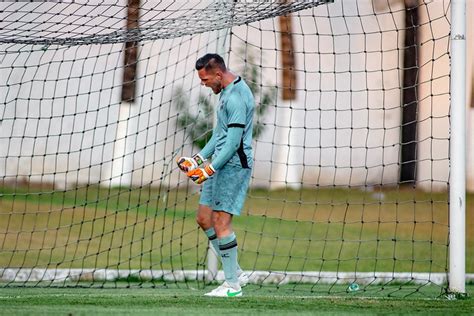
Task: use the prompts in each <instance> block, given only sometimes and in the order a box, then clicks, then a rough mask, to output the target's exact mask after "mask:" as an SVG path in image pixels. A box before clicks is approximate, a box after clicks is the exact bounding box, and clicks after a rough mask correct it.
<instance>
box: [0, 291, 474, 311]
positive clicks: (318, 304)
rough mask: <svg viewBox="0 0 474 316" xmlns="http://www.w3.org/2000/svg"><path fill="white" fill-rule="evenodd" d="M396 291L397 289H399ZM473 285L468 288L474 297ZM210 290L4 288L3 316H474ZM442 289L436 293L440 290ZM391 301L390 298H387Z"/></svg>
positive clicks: (473, 305)
mask: <svg viewBox="0 0 474 316" xmlns="http://www.w3.org/2000/svg"><path fill="white" fill-rule="evenodd" d="M393 289H396V286H393V288H392V289H388V290H393ZM473 289H474V288H473V286H470V287H468V290H469V292H471V293H472V290H473ZM208 290H210V287H208V288H206V289H196V288H193V287H189V288H187V289H181V288H178V287H177V286H169V287H167V288H154V289H150V288H148V289H143V288H141V289H84V288H74V289H70V288H61V289H58V288H0V304H1V305H2V313H3V314H12V315H31V314H35V315H64V314H68V315H112V314H118V315H127V314H133V315H159V314H167V315H170V314H172V315H223V314H225V315H232V314H235V315H240V314H244V315H246V314H248V315H255V314H259V315H275V314H276V315H295V313H298V314H301V315H314V314H318V315H321V314H322V315H329V314H330V315H334V314H336V315H339V314H340V315H346V314H349V313H350V314H357V315H362V314H364V315H387V314H399V315H402V314H403V315H415V314H424V315H426V314H433V315H471V314H472V313H474V302H473V300H472V298H467V299H464V300H452V301H449V300H446V299H444V298H443V297H442V296H439V298H438V299H423V298H421V297H410V298H401V297H398V298H381V297H377V296H373V297H368V296H367V295H366V294H367V293H363V292H362V293H360V294H355V295H345V297H341V296H338V295H334V296H328V295H325V296H324V295H323V296H321V295H319V294H318V291H315V292H312V293H311V292H310V291H305V293H311V294H309V295H308V294H306V295H298V293H295V291H294V289H292V288H291V286H290V287H287V288H285V287H283V288H280V289H278V290H276V289H274V288H273V289H266V288H259V287H256V286H253V287H251V286H249V287H247V288H245V291H244V296H243V297H241V298H236V299H226V298H209V297H204V296H203V294H204V293H205V292H206V291H208ZM435 290H436V289H435ZM385 296H386V295H385Z"/></svg>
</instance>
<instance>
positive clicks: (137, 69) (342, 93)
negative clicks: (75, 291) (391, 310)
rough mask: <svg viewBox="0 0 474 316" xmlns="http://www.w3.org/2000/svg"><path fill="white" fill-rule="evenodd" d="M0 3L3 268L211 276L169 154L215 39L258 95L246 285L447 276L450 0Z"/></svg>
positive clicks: (305, 286)
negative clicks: (200, 64)
mask: <svg viewBox="0 0 474 316" xmlns="http://www.w3.org/2000/svg"><path fill="white" fill-rule="evenodd" d="M0 8H1V10H0V21H1V22H0V25H1V27H0V104H1V108H0V120H1V121H0V131H1V132H0V190H1V202H0V203H1V207H0V279H1V283H0V284H1V286H93V287H104V286H140V287H148V286H156V285H162V284H166V285H170V284H175V283H177V284H187V285H190V286H194V285H195V284H196V283H197V284H198V285H199V286H201V285H205V284H207V282H210V281H211V280H213V279H214V280H216V281H219V280H222V278H223V274H222V272H221V271H219V268H218V269H217V270H218V271H217V274H215V271H214V272H213V270H212V269H209V265H210V264H211V263H212V260H208V259H209V257H211V258H212V252H208V240H207V238H206V236H205V234H204V233H203V232H202V231H200V229H198V226H197V224H196V222H195V210H196V209H197V204H198V198H199V186H196V185H194V184H193V183H191V182H190V181H189V180H188V179H187V178H186V177H185V176H184V175H183V174H182V173H180V172H179V171H178V169H177V167H176V164H175V159H176V158H177V157H178V156H181V155H186V156H187V155H191V154H193V153H196V152H197V151H198V150H199V148H200V147H202V146H203V144H204V143H205V141H206V140H207V139H208V138H209V133H210V132H211V131H212V127H213V124H214V115H213V112H214V104H215V101H216V97H215V96H213V95H212V94H211V93H210V92H209V91H207V90H206V89H204V88H203V87H201V86H200V81H199V78H198V77H197V74H196V72H195V70H194V63H195V61H196V59H197V58H198V57H200V56H202V55H204V54H205V53H207V52H217V53H220V54H222V56H224V58H225V60H226V62H227V64H228V66H229V68H230V69H231V70H232V71H234V72H235V73H237V74H240V75H241V76H242V77H243V78H245V80H246V81H247V82H248V84H249V86H250V87H251V88H252V91H253V92H254V95H255V101H256V114H255V128H254V151H255V153H254V156H255V164H254V169H253V174H252V180H251V185H250V189H249V192H248V198H247V201H246V204H245V207H244V209H243V210H242V212H243V215H242V216H240V217H237V218H235V219H234V230H235V232H236V235H237V239H238V244H239V261H240V265H241V266H242V268H243V269H244V270H246V271H247V272H249V274H250V281H251V283H253V284H256V285H258V286H255V287H253V290H255V291H258V289H259V288H260V286H269V287H275V288H283V287H285V288H287V289H291V290H293V291H301V292H300V293H307V294H308V293H320V294H321V293H322V294H341V293H346V292H348V291H350V290H351V289H352V290H354V287H355V289H356V290H357V291H353V293H362V294H364V295H368V294H371V293H375V294H377V295H388V296H393V295H397V296H406V295H412V294H413V295H424V296H433V295H440V294H441V293H442V292H443V291H444V290H445V289H446V287H447V284H446V283H447V273H448V257H449V256H448V249H449V244H448V233H449V226H448V200H449V199H448V193H447V192H448V177H449V162H450V158H449V143H450V137H449V129H450V120H449V111H450V81H449V78H450V56H449V49H450V47H449V34H450V19H449V10H450V7H449V2H448V1H435V2H431V1H427V2H424V1H369V0H367V1H352V0H351V1H349V0H336V1H316V0H313V1H177V2H175V1H139V0H129V1H125V0H121V1H61V2H37V1H35V2H2V3H0ZM214 264H215V262H214ZM183 282H184V283H183ZM351 284H353V286H352V287H349V285H351ZM354 284H356V285H354Z"/></svg>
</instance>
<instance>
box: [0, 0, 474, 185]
mask: <svg viewBox="0 0 474 316" xmlns="http://www.w3.org/2000/svg"><path fill="white" fill-rule="evenodd" d="M122 2H123V1H122ZM146 3H147V5H150V7H151V6H152V3H151V2H146ZM371 3H372V2H371V1H368V0H367V1H358V2H355V1H349V0H345V1H336V2H335V3H334V4H331V5H328V6H322V7H318V8H315V9H314V10H306V11H302V12H299V13H298V15H299V16H300V17H301V20H300V21H301V22H300V23H295V25H294V32H295V33H296V34H295V45H296V51H297V53H296V61H297V65H296V67H297V69H298V88H299V89H300V90H299V91H298V94H297V99H296V100H294V101H291V102H283V101H282V100H278V102H277V105H276V107H273V108H272V109H270V110H269V112H268V113H267V115H266V116H265V122H266V123H267V124H268V125H267V128H266V130H265V133H264V134H263V135H262V136H261V137H260V138H259V139H258V140H257V141H256V143H255V144H256V147H255V149H256V155H255V159H256V163H255V170H254V180H253V185H256V186H264V187H267V186H268V187H278V186H279V184H287V185H290V186H293V187H298V186H299V184H300V183H301V182H303V183H304V184H305V185H321V186H330V185H333V184H335V185H343V186H346V185H351V186H365V185H378V184H386V185H389V184H394V185H395V184H396V183H397V179H398V172H399V171H398V160H399V150H400V145H399V143H400V120H401V116H400V114H401V113H400V111H401V109H400V97H401V91H400V85H401V81H402V78H401V71H400V65H402V57H403V56H402V54H401V52H400V51H398V50H397V47H399V46H402V44H401V41H403V32H400V31H397V28H402V27H403V23H404V22H403V21H404V16H403V7H402V6H401V4H400V3H399V2H397V1H391V6H390V8H385V9H384V8H383V7H382V8H378V10H379V11H378V13H379V14H378V15H376V16H375V15H373V8H372V5H371ZM446 3H447V0H445V1H435V2H431V3H429V4H428V5H427V6H426V10H421V11H422V13H423V14H424V17H423V18H422V20H423V21H425V18H426V16H427V15H428V14H429V15H430V16H431V18H433V17H440V16H441V14H442V12H443V11H445V10H447V6H446ZM468 4H469V10H470V11H469V12H472V10H473V8H472V6H473V5H472V3H468ZM0 5H4V4H0ZM28 5H30V6H32V5H34V4H28V3H23V4H22V6H24V7H25V6H28ZM48 10H51V8H48ZM108 10H111V9H108ZM99 11H100V10H99ZM99 11H97V12H99ZM107 12H110V11H107ZM98 14H99V13H98ZM124 14H125V12H124V10H123V8H122V9H121V10H116V11H114V18H111V19H109V20H107V21H104V23H106V24H107V25H108V26H109V27H117V25H119V23H120V22H123V17H124ZM313 14H314V15H315V16H316V18H314V17H313ZM343 15H344V16H345V18H343ZM471 15H472V14H471ZM98 16H99V15H98ZM328 16H331V19H330V20H329V19H328V18H327V17H328ZM468 16H469V13H468ZM277 25H278V24H277V23H276V20H265V21H260V22H255V23H252V24H251V25H250V26H241V27H235V28H234V29H233V32H234V36H233V37H232V46H231V55H230V67H231V68H232V69H235V70H238V69H239V68H240V67H241V65H242V64H243V63H242V61H241V59H242V56H240V55H239V54H238V53H237V52H238V49H239V47H241V46H242V40H241V39H243V38H244V39H247V41H248V42H249V44H250V46H253V45H255V46H256V47H261V48H262V50H258V49H257V57H258V60H259V62H261V64H262V66H263V68H262V69H263V79H262V82H263V83H264V84H266V85H269V86H271V85H275V84H278V83H279V80H280V79H279V78H280V75H281V74H280V71H279V70H278V68H279V67H280V65H281V63H280V60H279V59H278V58H279V55H278V54H277V53H276V51H275V49H278V48H279V40H278V37H277V33H275V32H273V30H274V29H276V28H277ZM44 26H46V24H45V25H44ZM149 26H150V25H149ZM259 30H263V31H262V32H259ZM380 30H383V31H384V32H382V33H381V32H380ZM470 30H472V22H471V24H470ZM76 31H77V30H76ZM105 31H106V30H101V32H105ZM448 31H449V29H448V24H447V22H446V20H445V19H443V18H439V19H437V20H436V22H435V23H433V24H431V25H429V24H424V26H423V27H422V37H423V38H422V42H423V46H422V47H421V48H420V51H421V58H422V61H421V63H420V64H421V65H422V73H421V76H420V81H421V82H423V84H422V85H421V86H420V90H419V93H420V99H421V102H420V113H419V115H420V124H419V135H418V140H419V158H420V159H421V161H420V163H419V164H418V166H417V172H418V181H419V182H418V183H419V185H420V186H422V187H423V188H425V189H427V190H431V189H434V190H445V189H446V182H447V177H448V163H449V161H448V159H447V158H448V142H447V137H448V135H449V130H448V127H449V125H448V124H449V122H448V118H447V112H448V109H449V108H448V107H449V96H448V89H449V77H448V76H447V74H448V72H449V59H448V57H447V55H446V54H445V53H446V45H447V40H448V37H447V34H448ZM303 33H304V34H305V36H304V37H303V36H302V35H301V34H303ZM349 34H350V35H349ZM364 34H365V35H364ZM433 35H434V37H435V38H437V40H436V42H433V41H431V40H430V39H429V38H430V36H433ZM468 43H469V46H470V49H472V43H473V40H472V31H470V32H469V42H468ZM381 47H383V48H384V49H383V51H382V50H381ZM215 50H216V33H214V32H211V33H203V34H197V35H194V36H185V37H182V38H176V39H170V40H157V41H152V42H150V41H149V42H145V43H143V45H142V46H141V48H140V56H139V59H140V63H139V66H138V71H139V75H138V78H139V79H138V95H139V97H138V98H137V103H136V104H135V105H134V106H133V109H130V110H131V111H130V114H128V115H124V111H122V115H120V114H119V112H120V111H119V109H120V107H122V109H124V106H126V105H123V104H121V103H120V100H119V97H120V91H121V89H120V84H121V80H122V68H121V67H122V63H123V61H122V60H123V55H122V45H120V44H105V45H84V46H72V47H64V46H63V47H44V46H24V45H10V44H8V45H7V44H1V46H0V52H2V53H1V54H0V60H1V66H0V104H3V107H2V112H1V115H2V116H1V117H2V123H1V124H0V177H1V178H2V179H4V181H6V182H13V181H34V182H36V181H38V182H39V181H43V182H48V183H54V184H55V186H56V187H58V188H65V187H68V186H74V185H76V184H78V183H79V184H85V183H102V184H105V185H109V184H114V183H115V184H116V183H117V181H114V180H117V179H118V178H117V177H122V175H120V170H122V169H123V168H124V166H125V168H127V167H126V165H127V164H125V165H124V164H123V161H121V160H120V159H121V158H120V155H117V153H120V152H123V153H124V154H125V155H133V159H132V160H131V162H132V165H133V167H132V169H133V170H134V171H133V174H130V173H129V172H128V171H129V170H127V169H124V170H125V181H132V183H133V184H134V185H141V184H150V183H151V184H156V185H157V184H160V183H161V182H164V183H165V184H166V185H175V184H176V183H177V182H178V181H183V179H182V177H181V178H178V176H179V173H178V172H176V171H174V172H172V169H173V168H174V159H175V158H176V156H177V155H181V154H191V152H193V151H195V150H196V149H192V148H191V146H189V144H190V143H191V141H190V140H189V139H187V138H186V136H185V134H184V133H183V132H182V131H178V132H177V131H176V126H175V120H176V114H177V113H176V111H175V109H174V107H173V106H171V102H172V98H173V93H172V91H174V89H175V88H176V87H177V86H179V85H182V86H183V87H185V88H186V89H188V90H189V91H191V92H190V95H191V96H190V100H191V106H192V107H193V108H195V109H196V110H197V104H196V96H197V94H198V92H199V91H202V90H200V88H199V81H198V78H197V77H196V74H195V72H194V70H193V69H194V62H195V60H196V58H197V57H199V56H200V55H202V54H204V53H205V52H207V51H215ZM334 51H337V52H338V53H337V54H333V52H334ZM3 52H8V53H3ZM303 52H304V53H303ZM433 56H434V61H433V60H431V59H432V58H433ZM470 56H471V54H468V57H469V58H468V59H469V63H470V65H472V58H471V57H470ZM25 66H26V67H25ZM471 68H472V66H470V69H471ZM431 78H435V80H433V81H430V79H431ZM438 78H439V79H438ZM468 87H470V85H468ZM335 91H337V93H336V92H335ZM469 95H470V94H469ZM125 109H126V108H125ZM472 112H473V110H472V109H471V110H470V113H471V121H470V123H469V124H470V125H469V128H470V129H469V130H470V131H472V129H473V127H472V125H473V124H472V122H473V121H474V120H473V119H472V117H473V116H474V114H472ZM275 124H276V125H275ZM290 125H291V129H289V128H288V127H289V126H290ZM117 126H122V128H121V130H122V132H121V133H119V134H118V135H119V137H118V138H117ZM123 126H125V132H123V131H124V129H123ZM275 126H278V128H275ZM471 134H472V132H469V135H471ZM431 135H433V137H431ZM468 141H469V147H468V153H469V156H468V159H469V161H470V163H469V165H468V188H470V190H474V171H473V165H474V163H473V161H474V149H473V148H474V144H473V143H474V139H473V137H468ZM183 144H184V147H183ZM288 144H291V145H292V146H291V147H290V148H291V149H290V150H289V149H288V148H289V147H288ZM303 146H304V149H303ZM114 151H115V153H114ZM430 157H434V160H432V159H431V158H430ZM128 163H130V160H129V162H128ZM303 163H304V167H303ZM288 165H289V167H288ZM114 168H115V169H114ZM114 170H115V171H114ZM120 179H121V178H120ZM126 179H130V180H126ZM270 180H271V181H272V182H271V183H270ZM120 181H121V180H120ZM120 181H119V183H120Z"/></svg>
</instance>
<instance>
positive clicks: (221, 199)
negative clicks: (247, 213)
mask: <svg viewBox="0 0 474 316" xmlns="http://www.w3.org/2000/svg"><path fill="white" fill-rule="evenodd" d="M251 175H252V170H251V169H244V168H242V167H241V166H234V165H224V167H222V168H221V169H219V170H217V171H216V173H214V174H213V175H212V176H211V177H210V178H209V179H207V180H206V182H204V184H203V187H202V191H201V198H200V199H199V204H203V205H207V206H209V207H210V208H212V209H213V210H214V211H224V212H226V213H230V214H232V215H240V212H241V210H242V207H243V205H244V202H245V198H246V196H247V190H248V187H249V182H250V177H251Z"/></svg>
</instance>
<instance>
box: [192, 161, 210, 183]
mask: <svg viewBox="0 0 474 316" xmlns="http://www.w3.org/2000/svg"><path fill="white" fill-rule="evenodd" d="M215 172H216V170H214V168H213V167H212V165H207V166H206V167H204V168H197V169H193V170H191V171H188V173H187V175H188V177H190V178H191V180H193V181H194V183H197V184H201V183H203V182H204V181H206V180H207V179H209V177H210V176H212V175H213V174H214V173H215Z"/></svg>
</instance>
